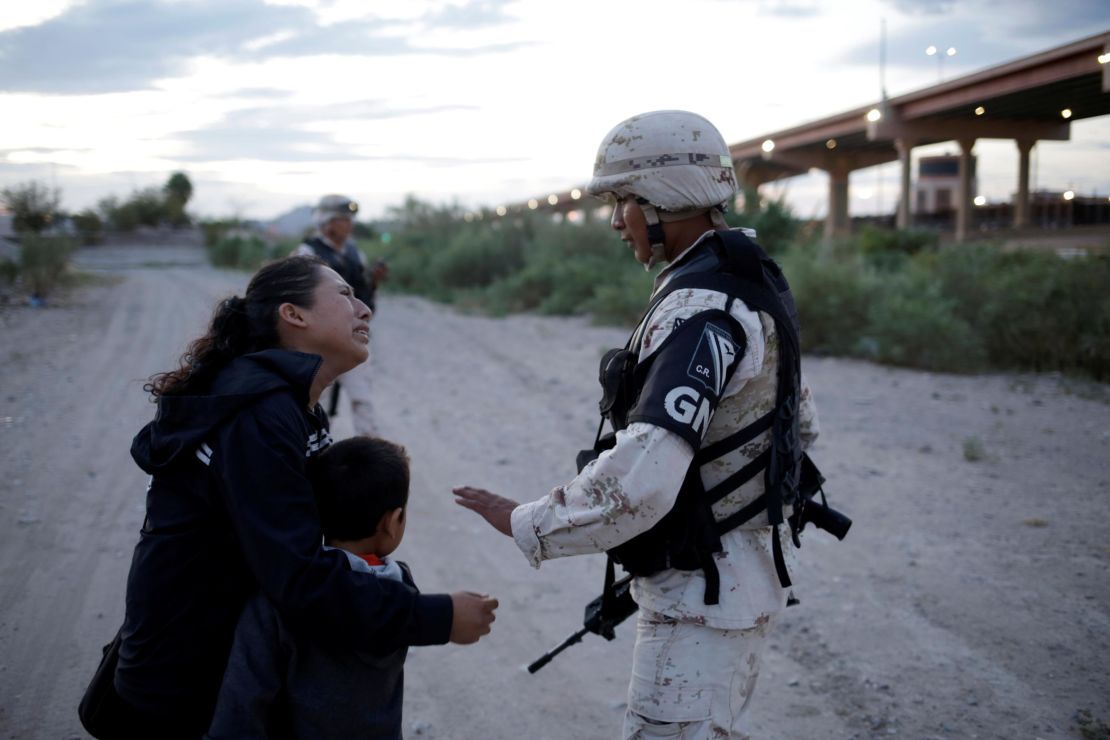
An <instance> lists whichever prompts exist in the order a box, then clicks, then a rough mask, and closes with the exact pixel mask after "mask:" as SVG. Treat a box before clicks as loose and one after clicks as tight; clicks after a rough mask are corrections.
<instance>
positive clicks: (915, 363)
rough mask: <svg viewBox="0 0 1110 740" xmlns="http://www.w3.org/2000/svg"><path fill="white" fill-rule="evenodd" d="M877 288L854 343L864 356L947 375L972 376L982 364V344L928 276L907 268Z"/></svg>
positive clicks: (983, 358) (879, 283)
mask: <svg viewBox="0 0 1110 740" xmlns="http://www.w3.org/2000/svg"><path fill="white" fill-rule="evenodd" d="M877 286H878V287H877V290H876V291H875V292H874V294H873V295H874V299H873V301H872V302H871V304H870V306H869V310H868V315H867V323H866V328H865V330H864V336H863V337H862V338H861V342H860V345H859V350H860V351H861V352H862V353H863V354H864V356H869V357H870V359H874V360H877V361H879V362H885V363H889V364H891V365H904V366H908V367H920V368H924V369H926V370H940V371H947V372H972V371H975V370H978V369H980V368H981V367H982V366H983V365H984V361H985V359H986V352H985V350H984V347H983V344H982V342H981V341H980V339H979V337H978V336H977V335H976V333H975V331H974V329H972V327H971V325H970V324H968V323H967V322H966V321H964V320H963V319H961V318H960V317H959V316H957V315H956V311H955V301H953V300H951V299H949V298H948V297H946V296H945V295H944V294H943V293H942V292H941V288H940V285H939V284H938V283H937V282H936V280H935V279H934V278H933V277H932V276H931V275H930V274H929V273H927V272H925V271H924V270H921V269H913V268H910V269H907V270H904V271H902V272H900V273H898V274H896V275H889V276H887V277H886V279H883V280H880V281H879V282H878V283H877Z"/></svg>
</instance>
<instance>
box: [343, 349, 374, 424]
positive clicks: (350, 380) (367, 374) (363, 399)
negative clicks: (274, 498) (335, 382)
mask: <svg viewBox="0 0 1110 740" xmlns="http://www.w3.org/2000/svg"><path fill="white" fill-rule="evenodd" d="M372 375H373V370H372V369H371V368H370V358H369V357H367V358H366V362H364V363H362V364H361V365H357V366H355V367H353V368H351V369H350V370H348V371H347V372H345V373H343V374H342V375H340V376H339V387H340V388H342V390H343V391H345V392H346V393H347V398H349V399H351V426H353V427H354V431H355V434H374V406H373V404H372V403H371V401H370V396H371V392H370V378H371V377H372Z"/></svg>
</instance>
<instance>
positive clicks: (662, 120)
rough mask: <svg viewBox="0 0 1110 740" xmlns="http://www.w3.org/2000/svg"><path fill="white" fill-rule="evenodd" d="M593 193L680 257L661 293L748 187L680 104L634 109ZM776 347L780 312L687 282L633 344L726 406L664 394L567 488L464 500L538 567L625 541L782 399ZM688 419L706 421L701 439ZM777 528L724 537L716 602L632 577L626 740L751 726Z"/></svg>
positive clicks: (709, 482) (752, 524)
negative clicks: (699, 461)
mask: <svg viewBox="0 0 1110 740" xmlns="http://www.w3.org/2000/svg"><path fill="white" fill-rule="evenodd" d="M588 189H589V192H591V193H592V194H595V195H601V196H605V197H607V198H608V199H609V200H610V201H611V202H612V204H613V214H612V222H611V225H612V227H613V229H614V230H616V231H617V232H619V234H620V237H621V240H622V241H624V242H625V243H626V244H627V245H628V246H629V247H630V248H631V249H632V250H633V252H634V254H635V257H636V259H637V260H638V261H639V262H641V263H643V264H644V266H645V268H647V269H650V268H651V267H652V266H653V265H655V264H656V263H660V262H668V263H669V264H668V265H667V267H666V268H665V269H663V270H662V271H661V272H660V273H659V275H658V277H657V278H656V280H655V292H659V291H660V290H661V289H663V288H664V287H665V286H666V284H667V281H668V280H669V279H671V277H672V276H673V275H675V274H676V273H677V272H679V271H682V270H684V269H688V266H689V265H690V264H691V263H693V262H694V261H695V260H698V259H700V258H701V257H700V256H699V255H700V254H701V253H702V251H704V249H705V247H704V246H703V245H704V244H705V243H706V241H707V237H710V236H711V235H712V234H713V232H714V231H718V230H724V229H726V228H727V226H726V224H725V222H724V218H723V216H722V213H723V206H724V205H725V204H728V203H729V202H730V201H731V200H732V199H733V198H734V196H735V192H736V184H735V174H734V172H733V169H732V161H731V158H730V156H729V151H728V147H727V145H726V144H725V142H724V139H723V138H722V137H721V135H720V134H719V133H718V131H717V130H716V129H715V128H714V127H713V125H712V124H711V123H710V122H709V121H707V120H705V119H704V118H702V117H701V116H697V115H695V114H692V113H686V112H682V111H657V112H653V113H647V114H644V115H641V116H636V117H633V118H630V119H628V120H627V121H624V122H622V123H621V124H619V125H618V126H617V127H616V128H614V129H613V130H612V131H611V132H610V133H609V134H608V136H606V138H605V140H604V141H603V143H602V145H601V148H600V151H599V152H598V157H597V161H596V164H595V166H594V178H593V180H592V181H591V183H590V185H589V188H588ZM711 311H715V312H716V313H715V314H713V315H714V317H715V318H713V319H712V321H713V322H716V324H719V325H720V326H718V327H717V330H719V333H714V334H712V336H713V337H716V338H717V339H715V340H714V341H716V342H717V351H716V352H715V354H714V357H716V358H718V360H719V362H718V364H717V366H716V367H714V368H709V367H704V368H703V366H702V365H700V364H698V365H696V366H695V364H694V363H692V362H691V359H690V357H691V355H690V353H689V351H688V347H689V346H690V345H689V344H687V349H686V350H683V349H682V346H681V342H680V341H672V342H668V341H667V340H668V338H669V337H671V336H672V334H677V329H678V327H680V326H682V325H683V324H684V323H686V322H695V321H708V320H707V319H706V318H705V317H706V312H711ZM726 324H727V325H726ZM715 331H716V330H715ZM675 339H676V340H678V339H680V338H679V337H678V336H676V337H675ZM676 345H678V349H677V351H676V349H675V348H676ZM778 347H779V340H778V337H777V333H776V325H775V323H774V321H773V320H772V319H771V317H770V316H768V315H767V314H765V313H762V312H757V311H754V310H752V309H751V308H750V307H749V306H748V305H746V304H745V303H744V302H743V301H741V300H739V299H737V300H730V299H729V297H728V296H727V295H726V294H724V293H720V292H717V291H715V290H708V289H699V288H691V289H679V290H675V291H674V292H672V293H671V294H670V295H668V296H667V297H666V298H664V299H663V300H662V302H661V303H660V304H659V305H658V306H657V307H656V308H655V309H654V310H653V311H651V312H650V314H649V315H648V316H646V317H645V318H644V319H643V321H642V322H641V324H640V325H639V326H638V327H637V330H636V332H635V333H634V334H633V337H632V340H631V342H630V348H632V349H635V350H636V351H637V353H638V362H639V363H643V362H645V360H647V359H649V358H651V357H652V355H653V354H656V353H658V355H659V356H658V357H656V358H655V362H654V365H653V368H652V372H655V371H658V372H661V373H665V372H668V371H679V372H681V373H688V372H692V371H691V370H688V369H687V368H688V367H689V368H695V367H696V368H698V370H697V372H698V373H699V375H701V374H704V375H705V376H706V377H705V378H704V380H705V381H706V384H707V385H712V384H713V383H716V384H717V386H718V387H717V390H718V393H717V394H716V395H717V398H716V405H715V407H713V406H706V407H705V409H702V408H700V407H698V408H697V413H695V412H694V408H695V406H694V405H692V404H691V403H688V402H686V401H684V400H683V399H682V398H681V397H680V396H675V395H674V391H673V390H672V392H671V393H669V394H667V397H666V398H658V399H654V400H653V399H651V398H647V399H645V398H643V397H641V399H640V400H639V401H638V404H639V406H638V408H639V409H640V411H639V413H638V414H633V415H632V416H631V417H630V422H631V423H629V424H628V425H627V427H626V428H624V429H623V430H621V431H619V432H618V433H617V435H616V444H615V447H613V448H612V449H611V450H608V451H606V452H604V453H602V454H601V455H600V456H599V457H598V458H597V459H596V460H595V461H593V462H591V463H589V464H588V465H587V466H586V467H585V468H584V469H583V470H582V472H581V473H580V474H579V475H578V476H577V477H576V478H575V479H574V480H572V481H570V482H569V483H567V484H566V485H564V486H560V487H558V488H556V489H554V490H553V491H551V492H550V493H549V494H548V495H546V496H544V497H542V498H540V499H539V500H536V501H532V502H531V503H526V504H518V503H517V502H516V501H513V500H511V499H507V498H504V497H501V496H497V495H496V494H493V493H490V492H489V491H485V490H483V489H478V488H471V487H461V488H458V489H455V495H456V501H457V502H458V503H459V504H461V505H463V506H465V507H467V508H469V509H472V510H474V511H476V512H478V513H479V514H481V515H482V516H483V517H484V518H486V520H487V521H489V522H490V524H492V525H493V526H494V527H495V528H496V529H498V530H499V531H501V532H502V533H504V534H507V535H510V536H512V537H513V539H514V540H515V541H516V544H517V546H518V547H519V548H520V550H521V551H522V552H523V553H524V555H525V557H526V558H527V559H528V561H529V562H530V563H531V564H532V565H533V566H534V567H539V565H540V563H541V562H542V561H544V560H548V559H551V558H556V557H563V556H567V555H578V554H583V553H598V552H605V551H607V550H611V549H612V548H614V547H616V546H618V545H621V544H623V543H626V542H627V541H628V540H630V539H632V538H633V537H635V536H637V535H639V534H641V533H643V532H646V531H647V530H649V529H651V528H652V527H653V526H654V525H655V524H656V523H657V522H659V521H660V520H661V519H662V518H663V516H664V515H665V514H667V513H668V511H670V510H671V508H672V507H673V506H674V505H675V501H676V499H677V497H678V493H679V490H680V488H681V487H682V484H683V480H684V478H685V477H686V475H687V471H688V470H689V469H690V467H691V464H692V462H693V459H694V454H695V452H696V451H697V449H698V447H699V443H698V440H699V438H700V446H706V445H709V444H712V443H713V442H715V441H717V440H720V439H723V438H725V437H728V436H730V435H733V434H734V433H736V432H737V431H739V430H741V429H743V428H745V427H747V426H748V425H749V424H751V423H752V422H753V421H754V420H756V419H758V418H759V417H761V416H763V415H764V414H765V413H767V412H768V411H770V410H772V409H774V408H775V405H776V383H777V381H776V369H777V365H778ZM683 352H685V354H683ZM710 375H712V377H709V376H710ZM687 382H689V381H687ZM649 385H650V380H649V382H648V383H646V384H645V386H644V388H645V390H644V394H645V395H649V396H650V395H651V391H650V390H649ZM692 385H694V384H692ZM674 390H677V389H674ZM652 403H654V404H655V406H654V407H652V408H647V410H645V408H646V407H651V405H652ZM653 414H654V415H653ZM706 414H708V416H707V415H706ZM668 415H669V418H668ZM799 419H800V437H801V439H800V441H801V444H802V445H803V447H807V446H808V445H809V444H810V443H811V442H812V441H813V439H814V438H815V437H816V435H817V420H816V410H815V407H814V405H813V399H812V396H811V394H810V392H809V389H808V387H806V386H805V384H804V383H802V387H801V394H800V403H799ZM649 420H651V421H649ZM684 423H685V424H688V425H692V426H693V427H694V429H693V432H694V433H693V434H691V433H690V432H691V430H690V429H684V428H683V427H682V424H684ZM770 443H771V442H770V432H765V433H763V434H760V435H758V436H756V437H755V438H754V439H752V440H751V441H750V442H748V443H747V444H744V445H742V446H740V447H739V448H738V449H735V450H733V451H732V452H730V453H728V454H726V455H724V456H722V457H720V458H718V459H714V460H712V461H710V462H709V463H707V464H704V465H702V466H701V468H700V471H699V472H700V476H701V480H702V482H703V484H704V487H705V488H706V489H707V490H708V489H709V488H710V487H712V486H714V485H716V484H717V483H720V482H721V481H724V480H725V479H726V478H728V477H729V476H731V475H733V474H734V473H736V472H737V471H739V470H741V469H742V468H744V466H745V465H747V464H748V463H749V462H751V461H753V460H754V459H755V458H756V457H758V456H759V455H760V453H762V452H763V451H764V450H766V449H768V447H769V445H770ZM763 490H764V477H763V476H762V475H756V476H755V477H753V478H752V479H751V480H749V481H748V482H747V483H744V484H742V485H740V487H739V488H737V489H736V490H734V491H732V492H731V493H729V494H728V495H727V496H725V497H724V499H722V500H721V501H719V502H718V503H717V504H716V505H714V507H713V510H714V514H715V515H717V517H718V520H720V519H721V518H722V517H723V516H725V515H727V514H728V513H730V512H732V511H735V510H738V509H739V508H740V507H742V506H744V505H745V504H748V503H750V502H752V501H754V500H755V499H756V498H757V497H759V496H760V494H762V493H763ZM768 522H769V518H768V516H767V514H766V513H762V514H760V515H759V516H757V517H755V518H754V519H752V520H751V521H749V522H747V523H746V524H743V525H740V526H739V527H738V528H736V529H733V530H731V531H729V532H727V533H725V534H723V535H722V536H721V543H722V545H723V548H722V551H721V552H719V553H717V554H716V555H714V556H713V557H714V560H715V564H716V566H717V571H718V573H719V577H720V587H719V601H718V603H715V604H707V603H705V602H706V601H707V600H708V599H706V598H703V597H704V596H705V594H706V593H707V592H706V579H705V577H704V574H703V572H702V571H701V570H675V569H665V570H663V571H661V572H658V573H656V574H654V575H652V576H648V577H637V578H636V579H635V580H634V581H633V586H632V594H633V597H634V599H635V601H636V603H637V604H638V605H639V607H640V611H639V617H638V623H637V626H636V646H635V651H634V657H633V665H632V676H631V681H630V685H629V691H628V708H627V712H626V714H625V720H624V727H623V734H622V735H621V737H623V738H629V739H631V738H655V737H670V738H675V737H681V738H723V737H747V736H748V735H747V729H746V727H747V716H748V715H747V712H748V707H749V703H750V701H751V698H752V692H753V690H754V688H755V682H756V678H757V676H758V674H759V664H760V658H761V655H762V652H763V648H764V645H765V644H766V640H767V636H768V633H769V632H770V630H771V627H772V625H773V623H774V621H775V619H776V618H777V617H778V615H779V613H780V612H781V611H782V609H783V608H784V606H785V604H786V598H787V592H786V589H785V588H784V587H783V585H782V583H781V580H780V578H779V577H778V575H777V573H776V568H775V564H774V558H773V556H772V547H771V543H772V529H773V528H772V527H771V526H769V523H768ZM783 547H784V549H785V550H786V553H785V555H786V560H787V562H789V561H791V560H792V558H793V549H792V546H791V544H790V538H789V537H785V538H783Z"/></svg>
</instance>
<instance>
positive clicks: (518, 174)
mask: <svg viewBox="0 0 1110 740" xmlns="http://www.w3.org/2000/svg"><path fill="white" fill-rule="evenodd" d="M0 2H2V7H3V12H2V13H0V121H2V124H0V125H2V129H0V130H2V131H3V134H2V135H0V186H7V185H11V184H14V183H19V182H25V181H28V180H31V179H37V180H40V181H43V182H46V183H47V184H51V185H56V186H57V187H59V188H60V189H61V190H62V193H63V202H64V206H65V207H66V208H68V209H70V210H78V209H80V208H84V207H88V206H92V205H94V204H95V202H96V201H97V200H98V199H100V198H101V197H104V196H105V195H110V194H115V195H120V196H126V195H127V194H128V193H129V192H130V191H132V190H133V189H135V188H140V187H144V186H147V185H161V184H162V183H164V182H165V180H166V179H167V177H168V176H169V174H170V173H171V172H173V171H175V170H184V171H186V172H187V173H188V174H189V176H190V178H191V179H192V180H193V183H194V187H195V192H196V194H195V198H194V202H193V204H192V210H193V211H194V212H195V213H198V214H200V215H205V216H227V215H240V216H246V217H256V218H269V217H273V216H276V215H278V214H279V213H281V212H283V211H285V210H287V209H289V208H291V207H294V206H297V205H301V204H306V203H309V202H312V201H314V200H315V199H316V198H317V197H318V196H319V195H320V194H322V193H324V192H341V193H345V194H348V195H351V196H353V197H355V198H357V199H359V200H360V201H361V202H362V204H363V211H364V212H365V213H367V214H368V215H370V216H376V215H380V214H382V213H384V212H385V209H386V208H387V207H388V206H390V205H394V204H397V203H398V202H400V200H401V199H402V198H403V196H404V194H406V193H414V194H416V195H418V196H419V197H422V198H425V199H429V200H433V201H436V202H445V201H450V200H457V201H458V202H460V203H462V204H464V205H466V206H468V207H469V206H483V205H484V206H496V205H498V204H500V203H503V202H509V201H512V202H515V201H520V200H526V199H528V198H529V197H533V196H542V195H544V194H546V193H547V192H550V191H551V190H564V189H567V188H569V187H572V186H574V185H578V184H581V183H582V182H584V181H585V180H587V179H588V177H589V171H590V167H591V165H592V162H593V157H594V153H595V151H596V149H597V145H598V143H599V142H600V139H601V137H602V136H603V135H604V134H605V132H606V131H607V130H608V129H609V128H611V127H612V126H613V125H614V124H615V123H617V122H618V121H620V120H622V119H623V118H626V117H628V116H629V115H632V114H635V113H639V112H643V111H645V110H653V109H660V108H683V109H688V110H694V111H697V112H699V113H701V114H703V115H705V116H706V117H708V118H709V119H710V120H712V121H714V122H715V123H716V124H717V126H718V128H720V129H721V132H722V133H723V134H724V136H725V138H726V139H727V140H728V141H730V142H734V141H741V140H745V139H749V138H752V137H756V136H760V135H762V134H765V133H768V132H771V131H773V130H776V129H779V128H783V127H787V126H794V125H797V124H800V123H804V122H806V121H809V120H814V119H818V118H823V117H825V116H828V115H832V114H834V113H838V112H841V111H843V110H845V109H848V108H851V107H855V106H861V105H866V104H868V103H871V102H873V101H875V100H877V99H878V97H879V71H878V58H879V36H880V24H881V19H885V22H886V29H887V32H886V33H887V69H886V87H887V91H888V92H889V93H890V94H891V95H898V94H901V93H905V92H909V91H912V90H915V89H919V88H921V87H925V86H928V85H931V84H934V83H935V82H936V81H937V79H938V76H940V75H943V77H944V78H945V79H950V78H952V77H955V76H958V75H962V74H966V73H968V72H972V71H976V70H979V69H982V68H985V67H988V66H992V65H995V64H999V63H1001V62H1005V61H1009V60H1011V59H1014V58H1017V57H1021V56H1024V55H1026V54H1029V53H1033V52H1036V51H1041V50H1044V49H1047V48H1051V47H1053V46H1056V45H1059V44H1063V43H1067V42H1069V41H1073V40H1076V39H1079V38H1083V37H1086V36H1090V35H1092V34H1095V33H1099V32H1101V31H1106V30H1110V3H1107V2H1105V0H1054V1H1053V2H1043V0H1007V1H1006V2H1005V3H1003V2H1000V1H999V0H835V1H834V0H681V1H680V0H628V1H623V0H622V1H619V2H618V1H616V0H558V1H554V0H515V1H514V0H404V2H402V1H401V0H392V1H391V2H386V1H385V0H373V1H371V0H86V1H84V2H81V1H80V0H36V2H34V3H28V2H22V1H21V0H0ZM930 44H936V45H939V46H942V47H945V48H947V47H948V46H953V47H955V48H956V50H957V53H956V55H955V56H954V57H951V58H946V59H944V61H943V67H942V68H938V64H937V62H936V59H935V58H930V57H927V56H926V55H925V53H924V50H925V48H926V47H927V46H928V45H930ZM1106 118H1110V117H1106ZM1072 139H1073V140H1072V141H1071V142H1066V143H1064V142H1045V143H1042V144H1040V145H1038V147H1037V149H1036V150H1035V151H1036V154H1035V159H1034V178H1035V183H1034V185H1035V186H1036V187H1040V188H1047V189H1055V190H1062V189H1064V188H1067V187H1071V188H1074V189H1076V190H1078V191H1080V192H1084V193H1086V192H1093V191H1097V192H1100V193H1108V192H1110V121H1108V120H1105V119H1096V120H1093V121H1079V122H1076V123H1075V124H1073V127H1072ZM944 149H945V147H944V146H943V145H941V146H939V147H936V148H933V149H932V150H918V152H920V153H926V154H927V153H933V152H935V151H943V150H944ZM947 149H948V150H951V151H954V147H952V146H950V147H947ZM976 152H977V154H978V155H979V157H980V162H979V190H980V192H981V193H982V194H985V195H986V196H988V198H991V199H1004V198H1006V197H1007V196H1008V194H1009V193H1010V192H1011V191H1012V190H1013V189H1014V183H1015V179H1016V174H1015V173H1016V162H1017V155H1016V149H1015V148H1014V146H1013V144H1012V143H1010V142H980V143H979V144H978V145H977V148H976ZM852 188H853V200H852V209H853V212H859V213H865V212H873V211H875V210H890V209H892V208H893V206H894V199H895V197H896V188H897V175H896V173H895V170H894V169H893V168H892V167H891V166H884V167H881V168H872V169H870V170H863V171H860V172H857V173H855V174H854V175H853V177H852ZM824 191H825V180H824V178H823V176H821V175H810V176H807V177H803V178H795V179H793V180H788V181H784V182H782V183H781V184H776V185H773V186H771V192H772V194H782V195H785V197H786V198H787V199H788V201H789V202H791V203H792V204H793V205H794V207H795V208H796V209H797V210H798V211H799V212H800V213H801V214H802V215H821V214H823V213H824Z"/></svg>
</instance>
